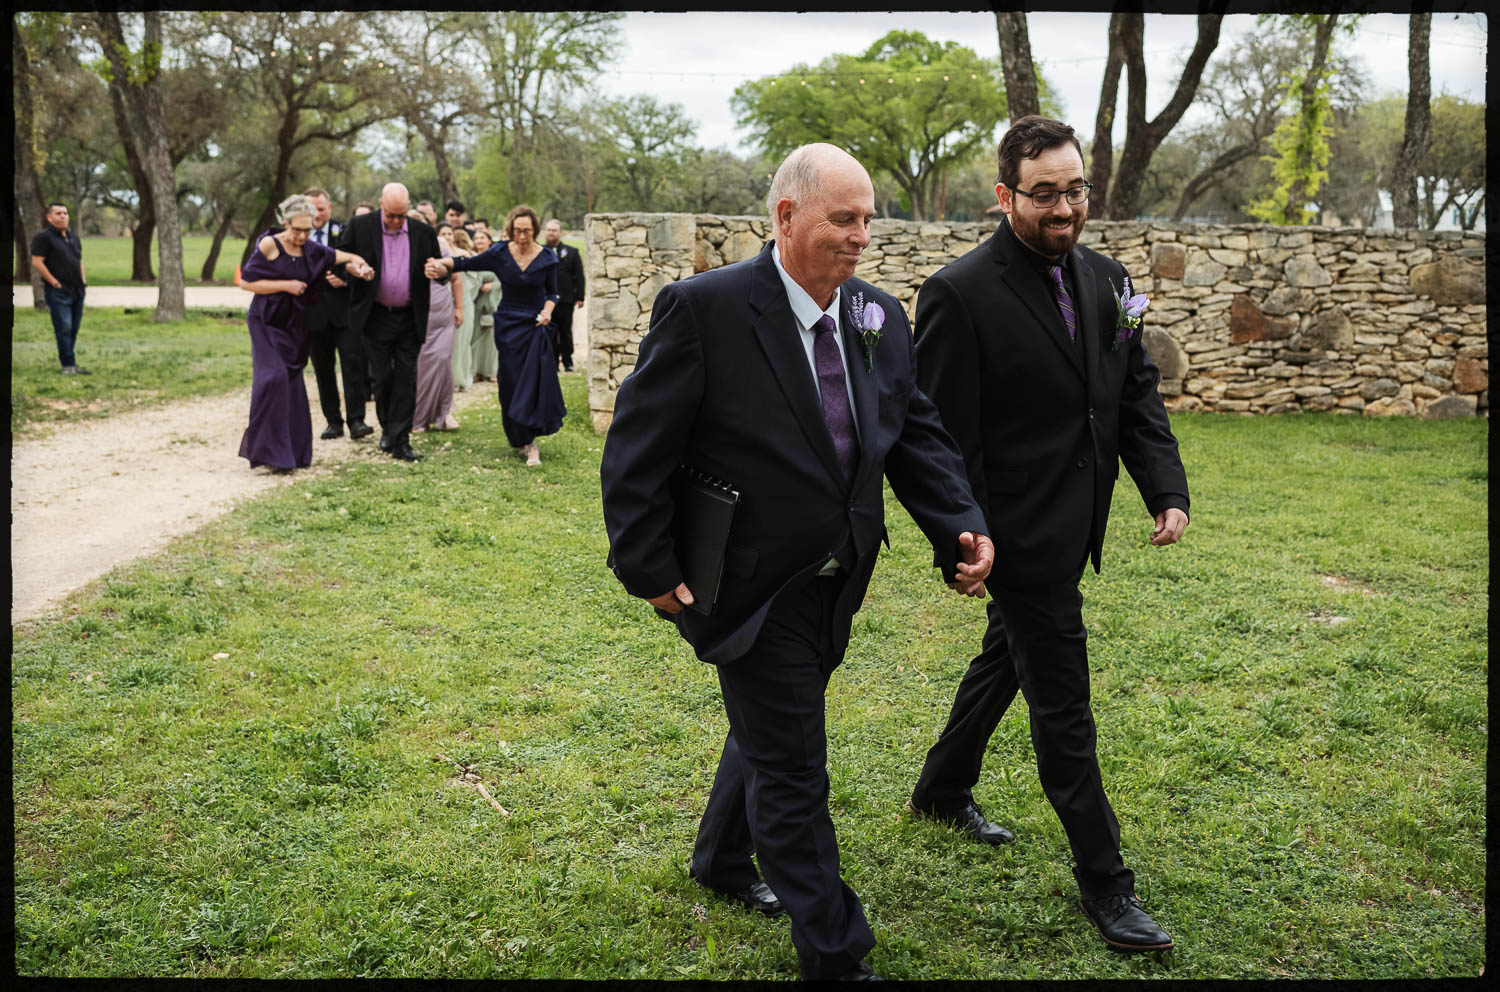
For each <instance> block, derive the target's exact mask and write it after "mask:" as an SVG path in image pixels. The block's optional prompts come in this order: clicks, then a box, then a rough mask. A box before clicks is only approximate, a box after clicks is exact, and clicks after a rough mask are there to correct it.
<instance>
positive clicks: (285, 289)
mask: <svg viewBox="0 0 1500 992" xmlns="http://www.w3.org/2000/svg"><path fill="white" fill-rule="evenodd" d="M240 289H243V290H247V291H249V292H251V293H254V294H255V295H256V296H269V295H270V294H272V293H291V294H292V295H293V296H301V295H302V293H303V292H304V291H305V290H306V289H307V283H305V282H303V281H302V280H301V279H252V280H249V281H245V280H241V281H240Z"/></svg>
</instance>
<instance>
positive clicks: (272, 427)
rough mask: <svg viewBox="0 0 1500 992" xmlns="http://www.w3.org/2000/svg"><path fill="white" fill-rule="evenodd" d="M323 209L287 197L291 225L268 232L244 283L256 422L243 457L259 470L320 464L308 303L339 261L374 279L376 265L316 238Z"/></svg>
mask: <svg viewBox="0 0 1500 992" xmlns="http://www.w3.org/2000/svg"><path fill="white" fill-rule="evenodd" d="M316 213H317V208H316V207H314V206H313V202H312V200H311V199H309V198H308V197H306V196H302V195H297V196H293V197H289V198H288V199H286V200H284V201H283V202H282V203H281V205H280V206H279V207H278V208H277V216H278V217H279V219H280V221H281V223H282V224H283V225H285V226H284V227H273V228H271V229H270V230H268V231H266V233H265V234H263V235H261V237H260V240H259V242H258V243H257V245H256V248H255V250H254V251H253V252H251V253H250V258H249V259H247V260H246V262H245V265H244V268H243V269H241V270H240V288H241V289H246V290H249V291H250V292H252V293H254V294H255V299H253V300H251V301H250V313H249V324H250V362H251V366H252V367H253V369H254V378H253V380H252V384H251V387H250V425H249V426H248V427H246V428H245V435H244V437H242V438H241V439H240V457H241V458H247V459H249V461H250V467H251V468H258V467H260V466H261V465H269V466H270V467H271V468H273V469H275V470H276V471H278V472H290V471H291V470H292V469H294V468H306V467H307V466H308V465H311V464H312V417H311V416H310V415H309V413H308V405H307V386H306V384H305V383H304V382H303V381H302V369H303V367H304V366H306V365H307V318H306V307H307V304H308V303H309V302H311V301H312V300H314V299H316V298H317V295H318V294H319V293H321V292H322V290H323V275H324V273H326V272H327V271H328V269H329V267H330V266H332V265H334V264H335V263H348V267H347V269H346V271H348V272H349V273H350V274H351V275H353V276H355V277H356V278H360V279H365V280H368V279H371V278H373V277H374V275H375V270H374V269H372V268H370V266H368V265H366V264H365V260H364V259H362V258H360V257H359V256H358V255H353V254H350V253H349V252H346V251H337V250H335V249H333V248H329V247H327V246H325V245H320V244H318V243H317V242H316V241H309V240H308V235H309V234H311V233H312V229H313V217H314V215H315V214H316Z"/></svg>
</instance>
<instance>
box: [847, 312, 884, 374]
mask: <svg viewBox="0 0 1500 992" xmlns="http://www.w3.org/2000/svg"><path fill="white" fill-rule="evenodd" d="M849 309H850V311H851V312H852V313H853V316H854V326H855V327H856V328H858V329H859V340H860V342H861V343H863V344H864V346H865V371H866V372H874V371H875V346H876V345H877V344H879V343H880V329H881V328H882V327H884V326H885V310H884V309H882V308H881V306H880V304H879V303H876V302H874V301H873V300H872V301H871V302H869V303H866V302H865V294H864V293H855V294H854V299H853V300H852V301H851V302H850V304H849Z"/></svg>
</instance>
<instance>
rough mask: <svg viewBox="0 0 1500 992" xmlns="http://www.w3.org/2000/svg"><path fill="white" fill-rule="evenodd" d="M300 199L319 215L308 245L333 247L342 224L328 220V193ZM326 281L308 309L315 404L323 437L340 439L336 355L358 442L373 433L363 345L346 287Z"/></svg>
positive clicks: (311, 191)
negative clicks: (353, 322) (368, 416)
mask: <svg viewBox="0 0 1500 992" xmlns="http://www.w3.org/2000/svg"><path fill="white" fill-rule="evenodd" d="M302 195H303V196H305V197H307V198H308V199H310V200H312V202H313V206H314V207H316V208H317V211H318V212H317V214H315V215H314V216H313V229H312V234H310V235H308V240H310V241H316V242H317V243H318V244H320V245H327V246H328V247H329V248H333V247H335V246H336V245H337V244H338V242H339V238H340V236H341V235H342V234H343V233H344V225H342V224H340V223H339V222H338V221H336V220H334V219H333V218H332V217H331V216H330V214H331V213H332V209H333V205H332V203H331V202H330V200H329V199H328V191H327V190H325V189H323V188H322V187H321V186H309V187H308V188H307V189H305V190H303V191H302ZM325 278H326V279H327V280H328V286H327V287H325V288H324V290H323V291H322V292H321V293H319V294H317V297H316V299H314V300H313V302H312V303H310V304H308V306H307V309H306V315H307V338H308V357H309V358H311V359H312V367H313V375H314V377H316V378H317V380H318V405H319V406H321V407H322V408H323V418H324V419H325V420H326V421H328V426H327V427H326V428H324V430H323V433H322V435H321V437H322V438H323V440H325V441H330V440H332V439H333V438H336V437H342V436H343V434H344V417H343V416H341V415H340V413H339V380H338V375H337V374H336V373H335V372H334V368H333V357H334V353H335V352H337V353H338V359H339V364H340V365H341V366H342V367H343V370H344V407H345V408H346V409H347V411H348V414H349V417H348V419H349V437H350V438H352V439H354V440H358V439H360V438H362V437H364V436H366V435H367V434H373V433H375V428H373V427H371V426H369V425H368V424H366V423H365V401H366V399H367V398H368V397H369V394H370V387H369V386H368V385H367V384H366V376H367V374H368V369H367V368H366V367H365V349H364V348H363V347H362V346H361V342H360V336H359V335H358V334H356V333H354V332H353V331H352V330H351V329H350V327H349V284H348V283H346V282H344V280H342V279H340V278H339V277H338V276H337V275H336V274H334V273H333V272H329V273H327V274H326V276H325Z"/></svg>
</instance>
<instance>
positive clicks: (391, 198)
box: [380, 183, 411, 231]
mask: <svg viewBox="0 0 1500 992" xmlns="http://www.w3.org/2000/svg"><path fill="white" fill-rule="evenodd" d="M410 208H411V194H410V193H408V192H407V191H406V187H405V186H403V185H402V184H401V183H386V184H385V185H384V186H382V187H381V188H380V213H381V214H382V219H383V220H384V221H385V226H386V230H389V231H399V230H401V225H402V224H404V223H406V211H407V210H409V209H410Z"/></svg>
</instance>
